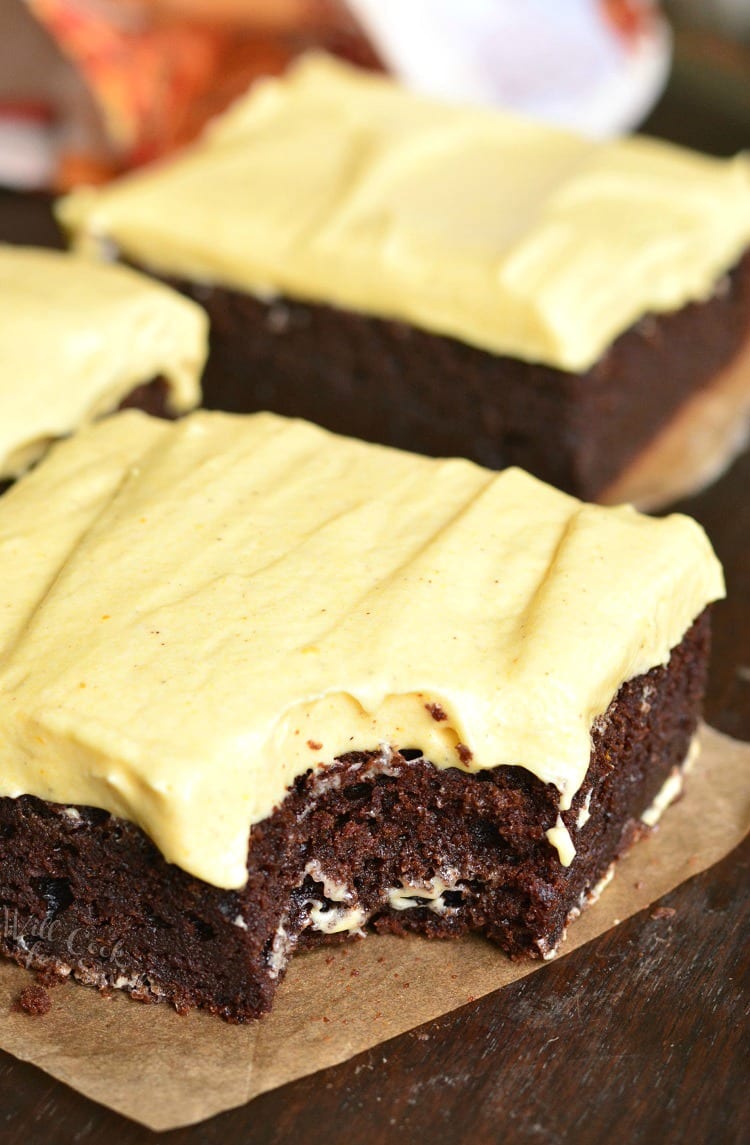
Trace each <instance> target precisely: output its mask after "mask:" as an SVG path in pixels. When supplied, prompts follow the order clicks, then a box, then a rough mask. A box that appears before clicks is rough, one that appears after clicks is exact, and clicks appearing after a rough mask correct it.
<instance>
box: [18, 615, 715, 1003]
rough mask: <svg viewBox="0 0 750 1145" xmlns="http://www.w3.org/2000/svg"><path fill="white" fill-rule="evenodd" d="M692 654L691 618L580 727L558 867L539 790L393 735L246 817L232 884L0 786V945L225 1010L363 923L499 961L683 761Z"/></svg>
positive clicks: (704, 652) (702, 651)
mask: <svg viewBox="0 0 750 1145" xmlns="http://www.w3.org/2000/svg"><path fill="white" fill-rule="evenodd" d="M708 648H709V622H708V613H707V612H706V613H704V614H703V615H702V616H701V617H700V618H699V619H698V620H697V621H696V622H695V623H694V625H693V626H692V628H691V629H690V630H689V632H688V633H687V634H686V636H685V637H684V638H683V640H682V641H681V643H680V644H679V645H678V646H677V647H676V648H675V649H674V651H673V653H672V655H671V658H670V661H669V664H668V665H667V666H665V667H657V668H654V669H652V670H651V671H650V672H648V673H646V674H644V675H643V676H640V677H637V678H635V679H633V680H631V681H629V682H627V683H625V684H623V685H622V687H621V688H620V690H619V692H618V694H617V696H616V697H615V699H614V700H613V701H612V704H611V705H610V707H609V708H608V710H607V712H606V713H605V714H604V715H603V716H602V717H601V718H600V719H598V720H597V721H596V723H595V725H594V728H593V729H592V752H591V760H590V765H589V769H588V772H587V775H586V778H585V781H584V783H583V785H582V786H581V788H580V790H579V791H578V793H577V794H576V796H575V798H574V799H573V802H572V806H571V807H570V810H569V811H565V812H563V813H562V817H561V818H562V821H563V822H564V825H565V827H566V829H567V831H568V833H569V835H570V837H571V840H572V842H573V844H574V846H575V850H576V855H575V858H574V859H573V861H572V863H571V864H570V866H568V867H565V866H563V865H562V864H561V862H560V858H559V856H558V853H557V851H556V850H555V848H554V847H552V846H551V845H550V842H549V841H548V838H547V835H546V832H547V831H549V830H550V829H551V828H552V827H553V826H554V825H555V823H556V822H557V820H558V816H559V815H560V812H559V802H560V799H559V792H558V791H557V789H556V788H555V787H554V786H553V785H551V784H544V783H542V782H541V781H540V780H538V779H537V778H536V777H534V776H533V775H531V773H530V772H528V771H526V770H525V769H523V768H521V767H505V766H499V767H496V768H494V769H487V770H484V771H481V772H478V773H476V774H467V773H466V772H464V771H460V770H458V769H447V770H438V769H436V768H435V767H434V766H433V765H432V764H431V763H430V762H429V761H428V760H426V759H425V758H423V757H422V756H421V754H420V753H419V752H417V751H415V750H410V748H409V745H400V747H401V750H397V749H396V748H393V749H390V748H382V747H381V748H380V749H379V750H376V751H371V752H357V753H351V754H349V755H346V756H342V757H341V758H340V759H338V760H336V761H335V762H334V763H332V765H331V766H330V767H327V768H324V769H318V770H312V769H311V770H309V771H308V772H307V773H305V774H304V775H301V776H299V777H298V778H297V779H296V780H295V782H294V784H293V785H292V787H291V789H290V790H289V793H288V795H287V796H286V798H285V799H284V801H283V802H282V803H281V805H280V806H279V807H278V808H277V809H276V810H275V811H274V812H273V814H271V815H270V816H269V817H268V818H266V819H265V820H263V821H261V822H260V823H258V824H257V825H255V826H254V827H253V828H252V830H251V833H250V840H249V848H248V863H247V869H248V881H247V884H246V885H245V887H243V888H242V889H241V890H239V891H226V890H221V889H219V888H217V887H214V886H211V885H209V884H207V883H205V882H202V881H201V880H199V879H196V878H194V877H192V876H190V875H188V874H187V873H186V872H185V871H183V870H181V869H180V868H178V867H175V866H171V865H170V864H168V863H167V862H166V861H165V860H164V859H163V857H162V856H161V855H160V853H159V852H158V851H157V849H156V848H155V847H154V845H153V844H152V843H151V842H150V840H149V839H148V838H147V837H146V836H145V834H144V833H143V832H142V831H141V830H140V829H139V828H137V827H136V826H134V825H133V824H131V823H128V822H125V821H123V820H121V819H117V818H116V817H114V816H112V815H110V814H108V813H107V812H105V811H99V810H96V809H94V808H90V807H64V806H61V805H57V804H50V803H45V802H43V801H41V800H38V799H36V798H33V797H31V796H22V797H20V798H17V799H10V798H4V799H0V872H1V874H0V879H1V882H0V912H1V913H0V920H1V921H2V929H1V930H0V948H1V949H2V951H3V953H5V954H6V955H7V956H9V957H11V958H13V959H15V960H16V961H17V962H19V963H21V964H24V965H27V966H29V967H32V968H37V969H45V968H46V969H48V970H49V969H53V970H55V971H56V972H57V973H58V974H60V975H61V976H64V975H66V974H69V973H72V974H73V975H74V977H76V978H77V979H79V980H80V981H82V982H85V983H89V984H92V985H96V986H99V987H111V986H114V987H118V988H122V989H124V990H126V991H127V992H128V993H130V994H131V995H132V996H133V997H135V998H137V999H139V1000H142V1001H158V1000H160V999H167V1000H168V1001H169V1002H171V1003H172V1004H173V1005H174V1006H175V1007H176V1008H177V1009H179V1010H184V1009H186V1008H189V1007H193V1006H200V1007H203V1008H205V1009H207V1010H209V1011H211V1012H213V1013H216V1014H219V1015H221V1016H222V1017H223V1018H225V1019H227V1020H229V1021H233V1022H242V1021H246V1020H248V1019H251V1018H254V1017H257V1016H259V1015H261V1014H263V1013H265V1012H267V1011H268V1010H269V1009H270V1006H271V1003H272V999H273V996H274V993H275V991H276V989H277V987H278V984H279V982H280V980H281V979H282V977H283V974H284V969H285V967H286V964H287V961H288V959H289V957H290V955H291V954H292V953H293V952H294V950H295V949H298V948H304V947H310V946H314V945H318V944H320V943H325V942H331V941H340V940H341V939H342V938H344V937H347V936H349V935H351V934H353V933H361V932H362V930H363V928H364V927H366V926H367V927H369V928H371V929H373V930H375V931H379V932H391V933H397V934H403V933H406V932H409V931H415V932H417V933H419V934H422V935H425V936H427V937H433V938H448V937H457V936H459V935H462V934H465V933H468V932H477V933H480V934H483V935H485V936H486V937H487V938H489V939H490V940H491V941H493V942H495V943H496V944H497V945H498V946H499V947H500V948H501V949H502V950H504V951H505V952H506V953H508V954H509V955H511V957H524V956H531V957H545V956H548V955H550V954H551V953H552V952H553V951H554V950H555V949H556V948H557V946H558V944H559V943H560V941H561V940H562V937H563V935H564V931H565V926H566V923H567V921H568V920H569V919H570V918H571V917H574V915H575V914H576V912H577V911H578V910H579V909H580V908H581V906H582V905H584V904H585V902H586V900H587V897H588V896H590V895H591V894H592V892H594V891H595V889H596V887H597V885H598V884H599V883H600V882H601V880H602V879H603V878H604V877H605V876H606V875H607V872H608V871H609V869H610V867H611V865H612V863H613V861H614V860H615V859H616V858H617V856H618V855H620V854H621V853H622V852H623V851H624V850H625V849H626V848H627V847H628V846H629V845H630V844H631V843H632V841H633V840H634V839H635V838H637V837H638V835H640V834H641V833H642V832H643V831H645V830H647V828H646V827H645V826H644V825H643V823H642V820H641V816H642V814H643V813H644V811H645V810H646V809H647V808H648V807H649V806H650V805H651V804H652V803H653V802H654V800H655V798H656V796H657V794H658V793H659V791H660V790H661V789H662V787H663V785H664V783H665V782H666V781H667V780H668V779H669V777H670V776H672V775H673V774H674V773H675V772H676V770H677V769H679V768H680V766H681V765H682V763H683V761H684V760H685V758H686V756H687V753H688V749H689V746H690V743H691V740H692V737H693V735H694V732H695V729H696V724H697V719H698V714H699V709H700V703H701V698H702V695H703V690H704V684H705V673H706V664H707V656H708Z"/></svg>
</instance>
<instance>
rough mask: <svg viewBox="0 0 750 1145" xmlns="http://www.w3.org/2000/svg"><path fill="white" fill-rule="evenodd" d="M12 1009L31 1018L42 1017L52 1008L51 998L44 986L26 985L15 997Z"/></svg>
mask: <svg viewBox="0 0 750 1145" xmlns="http://www.w3.org/2000/svg"><path fill="white" fill-rule="evenodd" d="M13 1009H14V1010H15V1011H16V1012H17V1013H23V1014H28V1015H29V1016H30V1017H32V1018H43V1017H44V1015H45V1014H49V1012H50V1010H51V1009H52V999H51V998H50V996H49V994H48V993H47V991H46V990H45V988H44V986H40V985H38V984H37V985H34V986H27V987H26V989H25V990H22V991H21V993H20V994H19V995H18V997H17V998H16V1001H15V1003H14V1005H13Z"/></svg>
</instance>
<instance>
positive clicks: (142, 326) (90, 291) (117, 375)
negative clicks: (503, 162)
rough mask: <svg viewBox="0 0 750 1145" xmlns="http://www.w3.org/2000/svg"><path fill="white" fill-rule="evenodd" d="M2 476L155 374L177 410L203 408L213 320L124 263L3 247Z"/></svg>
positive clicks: (0, 358) (0, 348) (0, 288)
mask: <svg viewBox="0 0 750 1145" xmlns="http://www.w3.org/2000/svg"><path fill="white" fill-rule="evenodd" d="M0 313H1V314H2V322H1V323H0V478H7V477H16V476H18V474H19V473H21V472H22V471H23V470H24V469H26V468H27V467H28V466H29V465H31V464H32V462H34V461H36V460H37V458H38V457H40V456H41V454H42V453H43V452H44V450H45V448H46V447H47V445H48V444H49V443H50V441H52V440H54V439H55V438H57V437H63V436H65V435H66V434H68V433H71V432H72V431H73V430H74V429H76V427H77V426H79V425H82V424H84V423H86V422H88V421H91V420H92V419H93V418H95V417H97V416H99V415H100V414H103V413H108V412H109V411H110V410H112V409H115V408H116V407H117V406H118V405H119V403H120V402H121V401H122V399H123V398H124V397H126V396H127V395H128V394H129V393H130V392H131V390H133V389H135V387H136V386H139V385H141V384H142V383H144V382H150V381H152V379H154V378H156V377H159V376H161V377H163V378H164V379H165V381H166V382H167V384H168V386H169V400H170V404H171V407H172V410H173V412H175V413H181V412H183V411H185V410H188V409H191V408H192V407H193V406H195V405H197V404H198V402H199V401H200V376H201V372H202V369H203V364H204V361H205V357H206V353H207V319H206V315H205V313H204V312H203V310H201V308H200V307H199V306H196V305H195V303H193V302H189V301H188V300H187V299H186V298H183V297H182V296H181V295H179V294H177V293H176V292H175V291H173V290H169V289H168V288H167V287H165V286H161V285H160V284H158V283H156V282H153V281H152V280H151V279H149V278H147V277H146V276H145V275H141V274H137V273H136V272H135V271H132V270H128V269H127V268H125V267H120V266H99V265H97V264H96V263H92V262H90V261H89V260H87V259H79V258H73V257H71V256H70V255H66V254H61V253H59V252H57V251H51V250H41V249H38V248H31V247H16V246H5V245H0Z"/></svg>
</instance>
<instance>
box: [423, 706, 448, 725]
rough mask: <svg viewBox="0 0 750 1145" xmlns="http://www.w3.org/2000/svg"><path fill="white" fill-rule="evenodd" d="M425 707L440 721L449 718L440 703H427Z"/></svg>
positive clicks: (434, 718)
mask: <svg viewBox="0 0 750 1145" xmlns="http://www.w3.org/2000/svg"><path fill="white" fill-rule="evenodd" d="M425 707H426V708H427V711H428V712H429V713H430V715H431V716H432V718H433V720H437V722H438V723H441V722H442V721H443V720H447V719H448V717H447V715H446V714H445V712H444V711H443V709H442V708H441V707H440V704H425Z"/></svg>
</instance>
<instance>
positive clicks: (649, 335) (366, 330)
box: [141, 253, 750, 500]
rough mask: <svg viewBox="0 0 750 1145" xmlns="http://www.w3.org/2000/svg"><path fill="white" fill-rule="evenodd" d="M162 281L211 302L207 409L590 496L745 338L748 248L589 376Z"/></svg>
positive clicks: (281, 301) (335, 314)
mask: <svg viewBox="0 0 750 1145" xmlns="http://www.w3.org/2000/svg"><path fill="white" fill-rule="evenodd" d="M141 269H142V268H141ZM167 281H168V282H169V284H170V285H171V286H173V287H176V288H177V289H178V290H181V291H182V292H183V293H184V294H187V295H189V296H190V297H192V298H194V299H195V300H196V301H197V302H199V303H200V304H201V305H202V306H204V307H205V309H206V310H207V311H208V313H209V317H210V320H211V333H210V347H211V349H210V355H209V361H208V366H207V368H206V372H205V374H204V378H203V392H204V405H205V406H207V407H208V408H212V409H224V410H228V411H231V412H237V413H250V412H256V411H258V410H271V411H272V412H274V413H279V414H284V415H286V416H290V417H302V418H307V419H308V420H310V421H315V422H318V423H319V424H321V425H324V426H325V427H326V428H328V429H331V430H333V431H335V432H338V433H344V434H348V435H350V436H353V437H360V438H363V439H364V440H367V441H374V442H380V443H383V444H386V445H393V446H397V447H398V448H401V449H411V450H414V451H416V452H419V453H426V454H430V455H433V456H464V457H469V458H471V459H472V460H474V461H477V462H478V463H479V464H481V465H486V466H488V467H489V468H492V469H501V468H503V467H505V466H507V465H518V466H520V467H521V468H523V469H527V470H529V471H530V472H531V473H534V474H535V475H536V476H538V477H540V478H542V479H543V480H545V481H549V482H550V483H551V484H553V485H556V486H558V488H561V489H564V490H566V491H568V492H571V493H574V494H575V495H576V496H579V497H582V498H584V499H587V500H592V499H594V498H595V497H596V496H597V495H598V494H599V493H600V492H602V491H603V490H604V489H605V488H606V487H607V486H608V485H610V484H611V483H612V482H613V481H614V479H615V478H616V477H617V476H619V474H620V473H621V472H622V471H623V469H624V468H625V466H626V465H627V464H628V463H629V462H630V461H632V460H633V459H634V458H635V457H636V456H637V455H638V454H639V453H640V452H641V451H642V450H643V449H644V448H645V447H646V446H647V445H648V444H649V442H650V441H651V440H652V438H653V437H655V435H656V434H657V432H658V431H659V429H661V428H662V427H663V425H664V424H665V423H666V422H667V421H668V420H669V419H670V417H671V416H672V414H673V413H675V412H676V410H677V409H679V407H680V406H681V405H682V404H683V403H684V402H685V401H686V400H687V399H688V398H689V397H690V396H691V395H693V394H694V393H695V392H696V391H698V390H699V389H701V388H703V387H704V386H707V385H709V384H710V383H711V381H713V379H714V378H715V377H716V375H717V374H718V372H719V371H720V370H721V369H722V368H723V367H725V366H727V365H728V364H729V363H730V362H731V361H732V359H733V358H734V357H735V356H736V355H737V354H738V353H739V351H740V349H741V347H742V344H743V341H744V340H745V339H746V338H747V337H748V335H750V318H749V317H748V315H750V253H748V254H746V255H745V256H744V257H743V258H742V260H741V261H740V262H739V263H738V264H737V266H736V267H735V268H734V269H733V270H732V271H731V272H730V273H729V274H728V275H726V276H724V278H723V279H722V280H721V281H720V282H719V283H717V287H716V290H715V291H714V293H713V295H712V296H711V297H710V298H708V299H706V300H705V301H703V302H696V303H690V304H689V305H686V306H684V307H683V308H682V309H680V310H677V311H674V312H672V313H666V314H659V315H647V316H646V317H644V318H643V319H641V320H640V321H639V322H637V323H636V324H635V325H634V326H632V327H631V328H630V329H629V330H627V331H626V332H625V333H623V334H622V335H621V336H620V337H619V338H618V339H617V340H616V341H615V342H614V343H613V344H612V346H611V347H610V348H609V349H608V350H607V351H606V353H605V354H604V355H603V356H602V357H601V358H600V359H599V361H598V362H597V363H596V364H595V365H594V366H592V367H591V369H590V370H588V371H586V372H585V373H582V374H573V373H568V372H566V371H564V370H559V369H555V368H553V367H551V366H544V365H539V364H533V363H529V362H523V361H520V360H518V359H514V358H509V357H504V356H502V355H494V354H491V353H487V352H485V351H483V350H480V349H477V348H476V347H473V346H469V345H467V344H465V343H463V342H460V341H457V340H456V339H453V338H449V337H443V336H440V335H437V334H431V333H428V332H426V331H424V330H421V329H417V328H415V327H413V326H410V325H408V324H406V323H403V322H396V321H389V320H384V319H380V318H372V317H369V316H367V315H363V314H358V313H354V312H352V311H347V310H342V309H337V308H335V307H331V306H325V305H319V304H307V303H304V302H299V301H292V300H290V299H288V298H278V299H276V300H275V301H270V302H269V301H263V300H261V299H258V298H256V297H254V296H253V295H251V294H248V293H242V292H239V291H236V290H229V289H225V288H222V287H219V286H206V285H200V284H196V283H190V282H186V281H184V280H175V279H169V280H167Z"/></svg>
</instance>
